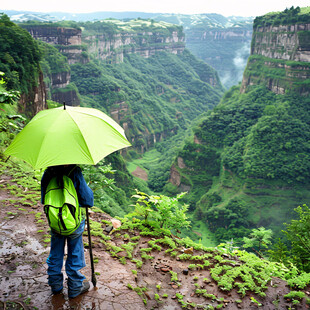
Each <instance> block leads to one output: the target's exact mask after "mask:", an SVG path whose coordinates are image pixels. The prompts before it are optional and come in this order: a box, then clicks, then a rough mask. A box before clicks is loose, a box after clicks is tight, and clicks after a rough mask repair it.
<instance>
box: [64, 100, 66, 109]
mask: <svg viewBox="0 0 310 310" xmlns="http://www.w3.org/2000/svg"><path fill="white" fill-rule="evenodd" d="M64 110H66V103H65V101H64Z"/></svg>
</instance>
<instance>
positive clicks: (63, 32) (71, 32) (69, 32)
mask: <svg viewBox="0 0 310 310" xmlns="http://www.w3.org/2000/svg"><path fill="white" fill-rule="evenodd" d="M23 28H25V29H26V30H27V31H28V32H29V33H30V34H31V36H32V37H33V38H35V39H39V40H41V41H43V42H46V43H50V44H54V45H81V43H82V41H81V35H82V31H81V29H75V28H64V27H53V25H48V26H27V25H26V26H23Z"/></svg>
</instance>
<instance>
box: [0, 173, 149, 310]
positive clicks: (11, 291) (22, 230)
mask: <svg viewBox="0 0 310 310" xmlns="http://www.w3.org/2000/svg"><path fill="white" fill-rule="evenodd" d="M0 179H2V180H3V179H4V178H3V177H2V178H0ZM12 200H15V202H14V203H12V202H10V201H12ZM38 212H42V209H41V208H40V207H38V205H36V206H34V207H33V208H30V207H29V206H28V207H27V208H26V207H24V206H23V205H22V204H21V203H19V202H18V199H16V198H15V197H12V196H11V195H10V194H9V192H8V191H6V190H3V189H1V190H0V310H2V309H39V310H45V309H46V310H47V309H55V310H56V309H57V310H58V309H103V310H110V309H111V310H136V309H144V304H143V302H142V300H141V298H140V297H139V296H138V295H137V293H136V292H134V291H131V290H129V289H128V288H127V284H128V283H132V284H134V276H133V274H132V272H131V271H130V270H127V269H126V268H125V267H124V266H123V265H121V264H119V263H118V262H115V260H114V259H113V258H112V257H111V256H110V255H109V254H108V253H106V252H102V253H96V252H95V251H94V255H95V256H96V257H101V258H102V259H100V263H98V265H96V272H97V271H98V272H99V271H100V275H97V276H96V278H97V287H96V288H94V287H93V285H92V284H91V288H90V290H89V292H88V293H85V294H83V295H81V296H78V297H76V298H74V299H69V298H68V295H67V289H66V285H65V288H64V292H63V294H58V295H52V294H51V290H50V287H49V286H48V284H47V275H46V270H47V265H46V259H47V257H48V254H49V236H48V234H49V228H48V225H47V224H46V220H45V218H44V215H42V216H41V217H38ZM36 215H37V216H36ZM38 219H39V221H41V220H42V222H39V223H38ZM40 219H41V220H40ZM84 238H85V240H84V241H85V242H86V243H87V236H85V237H84ZM85 252H87V253H85V256H86V265H87V266H86V267H85V268H83V270H82V273H83V274H85V276H86V277H87V279H91V271H90V268H89V266H90V264H89V252H88V250H87V249H85ZM63 271H64V270H63ZM64 274H65V273H64Z"/></svg>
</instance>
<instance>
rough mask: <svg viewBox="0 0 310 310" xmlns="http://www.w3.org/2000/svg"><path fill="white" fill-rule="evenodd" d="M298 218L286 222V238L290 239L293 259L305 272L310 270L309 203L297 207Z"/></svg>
mask: <svg viewBox="0 0 310 310" xmlns="http://www.w3.org/2000/svg"><path fill="white" fill-rule="evenodd" d="M295 212H296V213H297V214H298V216H299V217H298V219H296V220H292V221H291V222H290V223H288V224H285V225H286V230H285V231H284V233H285V235H286V238H287V239H288V240H289V241H290V246H291V259H292V261H293V262H294V263H295V264H296V265H297V266H298V268H300V270H303V271H305V272H310V260H309V257H310V209H309V207H308V206H307V205H303V206H299V207H297V208H295Z"/></svg>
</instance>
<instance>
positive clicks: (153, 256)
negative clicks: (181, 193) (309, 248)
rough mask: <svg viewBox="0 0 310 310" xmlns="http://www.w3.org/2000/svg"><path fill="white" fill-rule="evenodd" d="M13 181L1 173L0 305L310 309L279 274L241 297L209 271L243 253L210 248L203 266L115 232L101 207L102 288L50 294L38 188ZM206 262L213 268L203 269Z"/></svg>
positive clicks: (95, 214)
mask: <svg viewBox="0 0 310 310" xmlns="http://www.w3.org/2000/svg"><path fill="white" fill-rule="evenodd" d="M14 182H15V181H13V180H12V179H11V177H9V176H7V175H0V310H2V309H39V310H45V309H55V310H56V309H57V310H58V309H103V310H110V309H111V310H131V309H132V310H139V309H166V310H174V309H221V308H225V309H258V308H259V309H307V308H308V305H307V304H306V302H305V298H304V299H303V300H301V301H300V303H299V304H298V305H297V304H296V305H293V303H292V300H287V299H285V298H284V297H283V296H284V294H287V293H289V292H290V288H289V287H288V285H287V283H286V281H284V280H281V279H279V278H273V279H272V280H271V281H270V282H269V285H268V288H267V289H266V290H264V295H265V296H264V297H262V295H261V296H260V295H259V294H255V293H253V292H250V291H246V292H245V294H243V295H242V296H241V295H240V293H238V292H237V289H235V288H233V289H231V290H229V291H227V292H225V291H223V290H221V289H219V286H218V283H217V282H216V281H214V280H213V279H212V275H211V273H212V272H213V270H215V269H216V268H219V267H221V266H222V267H223V266H228V265H229V264H230V265H232V266H240V265H241V264H242V262H241V261H240V260H239V259H238V258H236V257H231V256H230V255H227V254H219V253H215V254H217V255H216V256H215V255H214V254H212V253H211V252H210V253H207V254H204V255H205V257H209V259H208V261H206V260H205V261H204V262H205V265H204V266H203V265H201V264H200V265H199V264H198V261H197V262H196V261H195V259H198V260H199V259H200V258H199V257H200V256H199V255H202V254H203V253H202V252H201V251H199V250H195V249H193V248H184V247H182V246H178V245H177V242H174V241H172V240H173V239H169V238H166V237H165V238H161V239H158V238H157V239H156V238H155V237H154V236H149V235H148V234H144V235H143V234H142V233H141V232H140V231H138V230H135V229H128V228H127V229H123V230H122V229H121V230H117V229H113V226H112V225H111V217H110V216H109V215H107V214H105V213H103V212H102V211H100V210H99V209H96V208H95V209H94V211H91V212H90V219H91V225H90V226H91V231H92V241H93V254H94V262H95V271H96V278H97V287H96V288H95V287H93V286H92V285H91V288H90V290H89V292H87V293H85V294H83V295H81V296H78V297H76V298H74V299H69V298H68V295H67V288H66V283H65V285H64V292H63V294H58V295H52V294H51V291H50V288H49V286H48V284H47V275H46V270H47V265H46V259H47V257H48V254H49V242H50V235H49V227H48V225H47V222H46V219H45V215H44V214H43V212H42V205H41V204H40V203H39V202H38V201H39V192H38V191H37V190H36V191H34V190H31V189H29V188H27V187H25V186H21V185H17V184H16V183H14ZM12 188H13V189H15V190H12ZM17 192H21V194H18V195H17V194H16V193H17ZM23 193H27V195H28V196H26V198H25V195H23ZM22 197H24V198H22ZM27 197H28V198H27ZM29 197H30V198H29ZM122 227H123V226H122ZM161 237H162V236H161ZM83 238H84V244H85V257H86V265H87V266H86V267H85V268H83V269H82V273H83V274H85V276H86V278H87V279H88V280H89V281H90V279H91V270H90V261H89V249H88V238H87V235H86V233H84V236H83ZM182 255H185V256H186V255H187V256H186V257H185V258H182ZM206 262H208V264H210V267H208V268H206V266H207V264H206ZM211 267H213V269H211ZM64 275H65V272H64ZM242 281H243V280H242V279H241V278H240V277H239V278H237V279H236V282H240V283H241V282H242ZM308 290H309V287H308ZM308 290H307V289H306V290H304V291H305V292H306V294H309V292H308Z"/></svg>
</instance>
